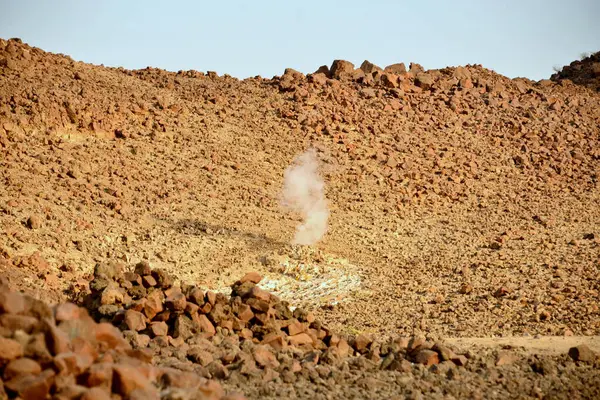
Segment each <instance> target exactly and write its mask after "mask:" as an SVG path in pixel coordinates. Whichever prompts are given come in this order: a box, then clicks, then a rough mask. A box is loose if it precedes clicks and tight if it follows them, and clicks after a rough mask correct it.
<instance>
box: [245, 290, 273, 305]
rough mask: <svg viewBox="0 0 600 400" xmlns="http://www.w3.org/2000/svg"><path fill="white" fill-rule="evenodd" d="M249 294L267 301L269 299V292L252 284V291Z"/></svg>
mask: <svg viewBox="0 0 600 400" xmlns="http://www.w3.org/2000/svg"><path fill="white" fill-rule="evenodd" d="M250 296H251V297H254V298H255V299H258V300H262V301H265V302H268V301H269V300H270V299H271V294H270V293H269V292H267V291H266V290H262V289H261V288H259V287H258V286H254V287H253V288H252V291H251V292H250Z"/></svg>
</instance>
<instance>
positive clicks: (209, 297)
mask: <svg viewBox="0 0 600 400" xmlns="http://www.w3.org/2000/svg"><path fill="white" fill-rule="evenodd" d="M206 302H207V303H209V304H210V305H211V306H213V307H214V306H215V304H216V303H217V294H216V293H215V292H212V291H210V290H209V291H208V292H206Z"/></svg>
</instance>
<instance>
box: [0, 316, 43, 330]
mask: <svg viewBox="0 0 600 400" xmlns="http://www.w3.org/2000/svg"><path fill="white" fill-rule="evenodd" d="M0 325H1V326H3V327H4V328H6V329H8V330H9V331H11V332H14V331H18V330H21V331H24V332H27V333H31V332H32V331H33V330H34V329H35V328H36V327H37V326H39V325H40V321H39V320H38V319H37V318H35V317H30V316H27V315H16V314H2V315H0Z"/></svg>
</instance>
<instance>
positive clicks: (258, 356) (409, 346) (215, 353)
mask: <svg viewBox="0 0 600 400" xmlns="http://www.w3.org/2000/svg"><path fill="white" fill-rule="evenodd" d="M260 280H261V276H260V275H259V274H258V273H256V272H251V273H248V274H246V275H244V276H243V277H242V278H241V279H240V280H239V281H237V282H235V283H234V284H233V285H232V287H231V288H232V291H231V296H225V295H224V294H222V293H214V292H211V291H207V292H204V291H203V290H202V289H200V288H198V287H196V286H192V285H185V284H181V285H175V284H174V279H173V278H172V277H171V276H169V275H168V274H166V273H165V272H164V271H162V270H160V269H152V268H150V265H149V264H148V263H147V262H140V263H138V264H137V265H136V266H135V268H134V269H133V271H125V269H124V266H123V265H120V264H103V265H97V266H96V268H95V273H94V279H93V281H92V282H91V283H90V288H91V290H92V292H91V294H90V295H89V297H88V298H87V307H88V308H89V309H90V310H92V312H93V315H95V316H97V317H98V318H100V319H101V320H104V321H110V322H111V323H113V324H114V325H116V326H118V327H119V328H120V329H121V330H122V331H123V334H124V336H125V337H126V338H127V339H128V340H129V342H130V343H131V344H132V346H133V348H134V349H138V350H145V349H150V350H151V351H153V353H154V354H157V355H160V356H161V357H162V360H163V361H162V362H163V363H166V364H168V365H170V366H173V367H176V368H181V369H186V370H193V371H195V372H196V373H198V374H200V375H201V376H205V377H216V378H227V377H229V376H230V375H231V374H232V373H234V374H241V375H245V376H262V378H263V379H265V380H272V379H275V378H276V377H279V376H284V377H285V378H284V379H287V380H291V379H294V378H293V377H292V376H293V374H295V373H301V372H302V371H305V373H309V372H308V371H310V370H311V369H313V368H315V367H316V366H322V367H324V368H327V366H340V365H341V364H342V363H343V362H344V361H347V360H348V359H349V358H354V359H356V358H363V359H367V360H368V361H370V362H372V363H375V364H377V365H379V368H380V369H383V370H410V368H411V366H412V363H419V364H423V365H426V366H430V365H434V364H439V363H446V364H452V366H454V365H458V366H464V365H465V364H466V363H467V357H466V356H464V355H459V354H456V353H455V352H454V351H453V350H452V349H450V348H448V347H447V346H444V345H443V344H441V343H433V342H430V341H427V340H425V339H424V338H417V337H414V338H411V339H408V338H396V339H393V340H389V341H387V342H385V343H380V342H377V341H374V340H372V339H371V338H370V337H369V336H367V335H364V334H360V335H357V336H346V335H338V334H336V333H335V332H332V331H331V330H329V329H328V328H327V327H326V326H324V325H323V323H322V322H321V321H319V320H317V319H315V316H314V315H313V313H312V312H307V311H305V310H303V309H301V308H297V309H295V310H293V311H292V310H291V309H290V307H289V304H288V303H287V302H286V301H282V300H280V299H279V298H278V297H277V296H275V295H273V294H271V293H269V292H267V291H265V290H263V289H261V288H260V287H259V286H258V283H259V282H260ZM353 362H356V361H353ZM359 362H360V361H359ZM190 364H195V365H190Z"/></svg>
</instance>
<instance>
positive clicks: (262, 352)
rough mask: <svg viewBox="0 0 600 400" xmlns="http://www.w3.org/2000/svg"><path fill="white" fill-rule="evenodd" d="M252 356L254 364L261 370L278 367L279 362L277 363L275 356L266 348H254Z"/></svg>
mask: <svg viewBox="0 0 600 400" xmlns="http://www.w3.org/2000/svg"><path fill="white" fill-rule="evenodd" d="M252 354H253V356H254V360H255V361H256V363H257V364H258V365H260V366H262V367H263V368H277V367H279V361H277V358H275V355H274V354H273V353H272V352H271V351H270V350H269V349H268V347H266V346H262V345H261V346H256V347H255V348H254V350H252Z"/></svg>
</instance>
